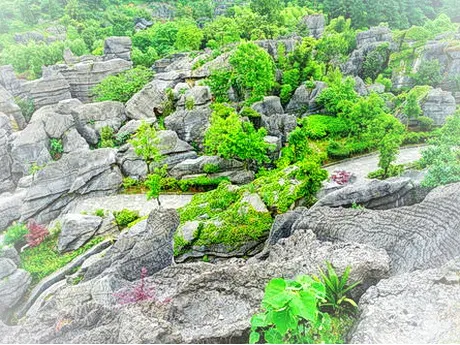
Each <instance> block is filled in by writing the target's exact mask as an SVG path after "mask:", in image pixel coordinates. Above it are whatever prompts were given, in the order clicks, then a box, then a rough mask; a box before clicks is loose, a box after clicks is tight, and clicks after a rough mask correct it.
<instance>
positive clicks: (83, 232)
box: [57, 214, 102, 253]
mask: <svg viewBox="0 0 460 345" xmlns="http://www.w3.org/2000/svg"><path fill="white" fill-rule="evenodd" d="M61 222H62V230H61V233H60V234H59V239H58V244H57V248H58V250H59V252H61V253H63V252H68V251H73V250H76V249H78V248H80V247H81V246H83V245H84V244H85V243H86V242H88V240H90V239H91V238H92V237H93V236H94V234H95V233H96V231H97V230H98V229H99V227H100V226H101V224H102V218H101V217H97V216H89V215H83V214H66V215H65V216H64V217H62V219H61Z"/></svg>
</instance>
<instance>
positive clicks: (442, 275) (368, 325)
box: [351, 258, 460, 344]
mask: <svg viewBox="0 0 460 345" xmlns="http://www.w3.org/2000/svg"><path fill="white" fill-rule="evenodd" d="M459 271H460V259H459V258H457V259H455V260H452V261H451V262H449V263H447V264H445V265H444V266H443V267H441V268H437V269H429V270H420V271H415V272H412V273H406V274H401V275H398V276H395V277H391V278H389V279H385V280H382V281H380V282H379V283H378V284H377V285H376V286H372V287H371V288H369V290H367V292H366V293H365V294H364V295H363V296H362V297H361V299H360V301H359V310H360V316H359V320H358V322H357V325H356V328H355V329H354V331H353V333H352V337H351V343H358V344H383V343H386V344H397V343H398V344H405V343H406V344H408V343H419V344H444V343H456V342H458V341H459V340H460V323H459V320H460V305H459V303H458V296H460V278H459V275H458V272H459Z"/></svg>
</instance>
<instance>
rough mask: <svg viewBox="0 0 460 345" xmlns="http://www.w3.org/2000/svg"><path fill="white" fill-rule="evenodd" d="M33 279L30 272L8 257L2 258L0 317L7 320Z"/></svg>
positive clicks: (0, 262)
mask: <svg viewBox="0 0 460 345" xmlns="http://www.w3.org/2000/svg"><path fill="white" fill-rule="evenodd" d="M31 281H32V279H31V277H30V274H29V273H28V272H26V271H24V270H21V269H18V268H17V267H16V264H15V263H14V262H13V261H12V260H10V259H6V258H0V319H1V320H5V319H6V318H7V317H8V316H9V315H10V312H11V308H12V307H14V306H15V305H16V304H17V303H18V302H19V301H20V300H21V298H22V297H23V296H24V294H25V293H26V291H27V289H28V288H29V285H30V283H31Z"/></svg>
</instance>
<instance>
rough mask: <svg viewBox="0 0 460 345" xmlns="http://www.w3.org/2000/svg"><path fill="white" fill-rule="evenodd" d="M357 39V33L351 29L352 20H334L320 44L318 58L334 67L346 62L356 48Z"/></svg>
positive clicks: (339, 18)
mask: <svg viewBox="0 0 460 345" xmlns="http://www.w3.org/2000/svg"><path fill="white" fill-rule="evenodd" d="M355 38H356V32H355V31H354V30H353V29H352V28H351V20H350V19H345V18H344V17H342V16H340V17H338V18H335V19H332V20H331V22H330V23H329V25H328V26H327V27H326V29H325V32H324V34H323V37H322V38H321V39H320V41H319V42H318V46H317V48H318V52H317V58H318V59H319V60H320V61H323V62H331V63H332V64H334V65H337V64H338V63H341V62H345V60H346V58H347V57H348V55H349V54H350V53H351V52H352V50H353V49H354V47H355V46H356V43H355Z"/></svg>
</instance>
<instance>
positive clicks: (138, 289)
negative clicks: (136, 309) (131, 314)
mask: <svg viewBox="0 0 460 345" xmlns="http://www.w3.org/2000/svg"><path fill="white" fill-rule="evenodd" d="M147 274H148V271H147V268H145V267H142V269H141V279H140V280H139V281H138V282H137V283H136V284H135V285H133V287H131V288H130V289H125V290H123V291H121V292H118V293H115V294H114V296H115V297H116V299H117V301H118V303H119V304H122V305H125V304H132V303H139V302H143V301H155V302H159V301H158V299H157V297H156V294H155V289H154V288H153V287H151V286H147V283H146V281H145V278H147ZM169 301H170V300H169V299H165V300H163V301H161V302H160V303H161V304H165V303H169Z"/></svg>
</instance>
